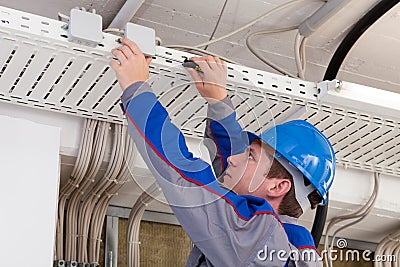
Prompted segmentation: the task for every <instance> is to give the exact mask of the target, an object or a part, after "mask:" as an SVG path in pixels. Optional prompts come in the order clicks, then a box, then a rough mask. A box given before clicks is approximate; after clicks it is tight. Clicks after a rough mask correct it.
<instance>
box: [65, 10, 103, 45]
mask: <svg viewBox="0 0 400 267" xmlns="http://www.w3.org/2000/svg"><path fill="white" fill-rule="evenodd" d="M102 24H103V19H102V17H101V16H100V15H98V14H94V13H89V12H86V11H82V10H79V9H72V10H71V13H70V19H69V25H68V40H69V41H71V42H74V43H78V44H82V45H87V46H91V47H96V46H97V45H98V44H99V43H101V42H102V40H103V32H102V26H103V25H102Z"/></svg>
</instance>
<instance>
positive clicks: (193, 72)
mask: <svg viewBox="0 0 400 267" xmlns="http://www.w3.org/2000/svg"><path fill="white" fill-rule="evenodd" d="M187 71H188V72H189V74H190V76H192V79H193V81H194V83H195V84H196V87H197V88H198V89H199V90H201V89H203V87H204V82H203V79H202V78H201V76H200V74H199V73H198V72H197V71H196V70H194V69H192V68H187Z"/></svg>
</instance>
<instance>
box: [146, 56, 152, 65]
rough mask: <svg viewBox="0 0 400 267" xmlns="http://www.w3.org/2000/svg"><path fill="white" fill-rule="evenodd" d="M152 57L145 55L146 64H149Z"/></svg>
mask: <svg viewBox="0 0 400 267" xmlns="http://www.w3.org/2000/svg"><path fill="white" fill-rule="evenodd" d="M152 59H153V58H152V57H146V62H147V65H150V63H151V60H152Z"/></svg>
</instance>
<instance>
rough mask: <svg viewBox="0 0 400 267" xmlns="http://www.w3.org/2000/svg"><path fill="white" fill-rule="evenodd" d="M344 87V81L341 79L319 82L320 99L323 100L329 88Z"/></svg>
mask: <svg viewBox="0 0 400 267" xmlns="http://www.w3.org/2000/svg"><path fill="white" fill-rule="evenodd" d="M341 87H342V81H340V80H332V81H322V82H319V83H317V89H318V96H317V99H318V101H321V100H322V98H323V97H324V96H325V95H326V94H327V93H328V90H338V91H339V90H340V88H341Z"/></svg>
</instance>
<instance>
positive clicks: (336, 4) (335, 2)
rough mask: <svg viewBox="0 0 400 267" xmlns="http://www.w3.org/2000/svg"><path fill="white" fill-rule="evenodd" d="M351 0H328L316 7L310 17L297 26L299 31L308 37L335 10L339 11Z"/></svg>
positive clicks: (332, 14) (331, 15)
mask: <svg viewBox="0 0 400 267" xmlns="http://www.w3.org/2000/svg"><path fill="white" fill-rule="evenodd" d="M350 1H351V0H329V1H328V2H327V3H326V4H325V5H323V6H322V7H321V8H320V9H318V10H317V11H316V12H315V13H314V14H313V15H311V17H309V18H308V19H306V20H305V21H303V22H302V23H301V24H300V26H299V32H300V34H301V35H302V36H304V37H309V36H310V35H311V34H312V33H313V32H315V31H316V30H317V29H318V28H319V27H321V25H322V24H324V23H325V22H327V21H328V20H329V19H330V18H331V17H333V16H334V15H335V14H336V13H337V12H339V11H340V10H341V9H342V8H343V7H344V6H345V5H347V4H348V3H349V2H350Z"/></svg>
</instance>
